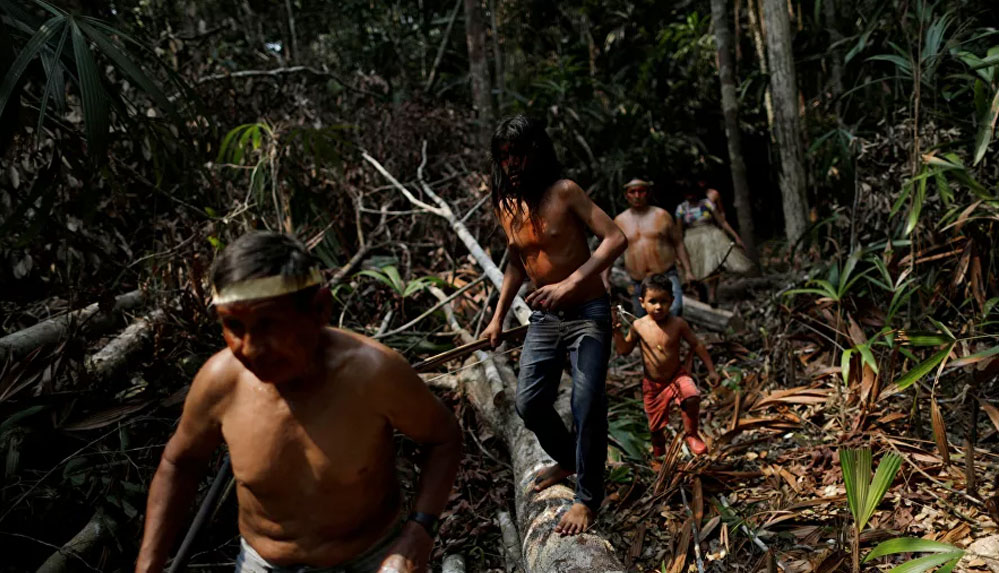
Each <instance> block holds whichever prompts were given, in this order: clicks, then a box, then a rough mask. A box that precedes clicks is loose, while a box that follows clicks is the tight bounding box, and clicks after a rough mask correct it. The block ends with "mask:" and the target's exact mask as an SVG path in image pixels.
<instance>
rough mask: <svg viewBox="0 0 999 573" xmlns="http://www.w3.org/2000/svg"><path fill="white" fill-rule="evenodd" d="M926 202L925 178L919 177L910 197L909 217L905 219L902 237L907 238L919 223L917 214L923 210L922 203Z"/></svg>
mask: <svg viewBox="0 0 999 573" xmlns="http://www.w3.org/2000/svg"><path fill="white" fill-rule="evenodd" d="M925 200H926V177H920V178H919V181H917V182H916V193H915V194H914V195H913V196H912V208H910V209H909V216H908V217H907V218H906V222H905V230H903V231H902V235H903V236H908V235H909V234H910V233H912V231H913V229H915V228H916V224H917V223H919V214H920V213H921V212H922V210H923V202H924V201H925Z"/></svg>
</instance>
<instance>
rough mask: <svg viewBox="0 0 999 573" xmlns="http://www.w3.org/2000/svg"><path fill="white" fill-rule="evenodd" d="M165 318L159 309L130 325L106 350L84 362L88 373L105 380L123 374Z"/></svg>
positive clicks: (102, 349)
mask: <svg viewBox="0 0 999 573" xmlns="http://www.w3.org/2000/svg"><path fill="white" fill-rule="evenodd" d="M165 318H166V314H164V313H163V311H162V310H159V309H157V310H154V311H153V312H151V313H149V314H148V315H146V316H144V317H142V318H139V319H138V320H136V321H135V322H133V323H132V324H130V325H128V328H126V329H125V330H124V331H122V333H121V334H119V335H118V336H116V337H115V338H114V339H113V340H111V342H109V343H108V344H107V345H105V346H104V348H101V349H100V350H99V351H97V353H95V354H93V355H92V356H89V357H87V359H86V360H85V361H84V367H85V368H86V369H87V373H88V374H90V376H91V377H92V378H94V379H98V380H103V379H107V378H110V377H112V376H114V375H115V374H117V373H119V372H121V371H122V370H123V369H124V368H125V366H126V365H127V364H128V361H129V359H130V358H131V357H132V356H134V355H135V353H136V352H138V351H140V350H142V347H143V346H144V345H145V344H146V342H147V341H148V340H149V339H150V338H152V336H153V331H154V330H155V328H156V325H157V324H159V323H161V322H163V320H164V319H165Z"/></svg>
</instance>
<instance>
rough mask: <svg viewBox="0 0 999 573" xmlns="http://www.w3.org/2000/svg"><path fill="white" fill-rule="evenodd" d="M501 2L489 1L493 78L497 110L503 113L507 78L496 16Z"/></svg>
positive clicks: (497, 17)
mask: <svg viewBox="0 0 999 573" xmlns="http://www.w3.org/2000/svg"><path fill="white" fill-rule="evenodd" d="M498 4H499V0H489V18H490V22H491V25H492V26H491V28H492V39H493V76H494V79H495V82H496V109H497V110H499V112H500V114H502V113H503V100H504V97H505V95H506V77H505V76H504V75H503V74H504V73H505V72H504V71H503V48H502V47H500V35H499V33H500V27H499V15H497V14H496V9H497V5H498Z"/></svg>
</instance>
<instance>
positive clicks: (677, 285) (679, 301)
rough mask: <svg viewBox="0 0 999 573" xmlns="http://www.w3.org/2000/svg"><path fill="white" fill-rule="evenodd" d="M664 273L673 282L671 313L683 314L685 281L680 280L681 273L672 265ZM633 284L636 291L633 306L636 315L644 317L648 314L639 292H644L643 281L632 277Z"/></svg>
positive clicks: (632, 300) (632, 296)
mask: <svg viewBox="0 0 999 573" xmlns="http://www.w3.org/2000/svg"><path fill="white" fill-rule="evenodd" d="M663 274H665V275H666V276H667V277H669V282H670V283H672V284H673V304H671V305H669V313H670V314H672V315H673V316H683V283H681V282H680V273H678V272H677V271H676V267H672V268H670V269H669V270H668V271H666V272H665V273H663ZM631 285H632V286H633V287H635V292H634V293H632V295H631V306H632V307H633V308H634V312H635V316H637V317H638V318H642V317H643V316H645V315H646V314H648V313H646V312H645V309H644V308H642V301H640V300H638V298H639V293H640V292H642V281H636V280H634V279H632V281H631Z"/></svg>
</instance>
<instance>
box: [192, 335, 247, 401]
mask: <svg viewBox="0 0 999 573" xmlns="http://www.w3.org/2000/svg"><path fill="white" fill-rule="evenodd" d="M246 372H248V370H247V369H246V367H245V366H243V364H242V363H241V362H240V361H239V360H238V359H237V358H236V357H235V356H234V355H233V353H232V351H231V350H229V349H228V348H223V349H222V350H219V351H218V352H216V353H215V354H213V355H212V357H211V358H209V359H208V360H206V361H205V363H204V364H203V365H202V366H201V369H200V370H199V371H198V373H197V374H196V375H195V376H194V382H192V383H191V388H190V390H189V391H188V397H189V398H192V397H193V398H194V399H195V400H196V401H197V402H199V403H200V405H201V406H203V407H214V406H218V405H224V404H225V403H227V402H228V400H229V399H230V397H231V396H232V394H233V391H234V390H235V389H236V386H237V384H238V383H239V379H240V376H242V375H243V374H244V373H246Z"/></svg>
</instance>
